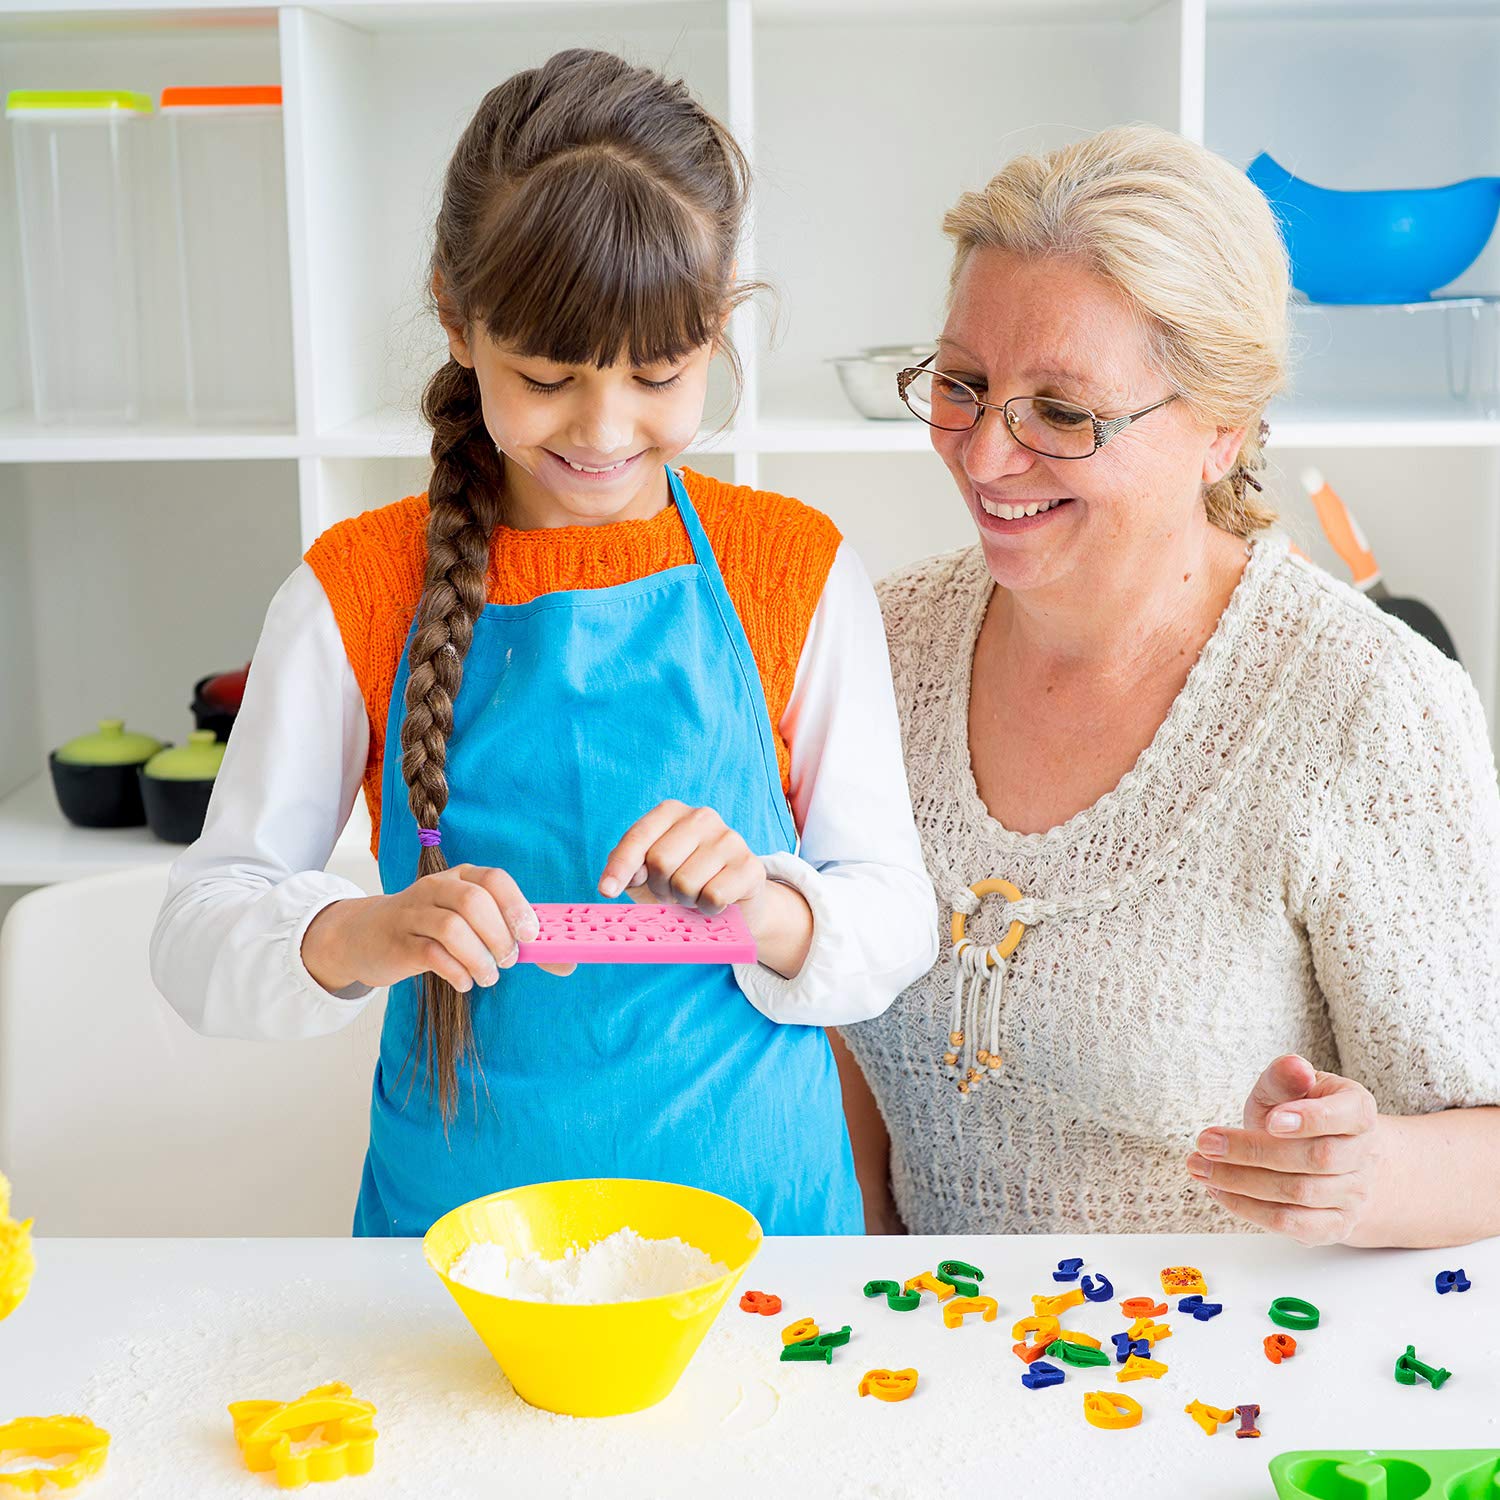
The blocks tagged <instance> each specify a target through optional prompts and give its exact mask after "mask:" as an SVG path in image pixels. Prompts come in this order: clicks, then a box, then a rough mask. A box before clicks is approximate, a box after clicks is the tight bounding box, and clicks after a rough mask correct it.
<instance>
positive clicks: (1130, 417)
mask: <svg viewBox="0 0 1500 1500" xmlns="http://www.w3.org/2000/svg"><path fill="white" fill-rule="evenodd" d="M936 358H937V354H936V353H935V352H934V353H932V354H929V355H928V356H927V358H926V359H924V360H923V361H922V363H921V364H919V365H909V366H907V368H906V369H904V370H898V371H897V372H896V393H897V395H899V396H900V397H901V400H902V402H903V403H904V404H905V406H906V409H907V410H908V411H909V412H910V413H911V414H912V415H913V416H914V417H915V418H916V419H917V420H918V421H919V422H927V425H928V426H929V427H933V428H936V429H937V431H939V432H972V431H973V430H974V429H975V428H976V427H978V426H979V424H980V422H982V421H983V420H984V414H985V412H987V411H998V412H999V413H1000V414H1001V416H1003V417H1004V419H1005V430H1006V431H1007V432H1009V433H1010V435H1011V438H1012V440H1013V441H1014V442H1016V443H1019V444H1020V446H1021V447H1023V448H1025V449H1026V451H1027V452H1028V453H1036V454H1039V455H1040V456H1041V457H1042V458H1055V459H1058V460H1059V461H1060V462H1062V463H1075V462H1077V461H1078V460H1080V459H1085V458H1092V457H1093V456H1094V455H1095V454H1096V453H1097V452H1098V451H1099V450H1100V449H1101V448H1102V447H1103V446H1104V445H1105V444H1106V443H1107V442H1108V441H1109V440H1110V439H1111V438H1112V437H1117V436H1118V435H1119V434H1120V433H1122V432H1124V431H1125V429H1126V428H1127V427H1129V426H1130V424H1131V423H1132V422H1138V421H1140V419H1141V418H1142V417H1145V416H1149V415H1150V414H1151V413H1152V412H1154V411H1157V410H1158V409H1160V408H1161V407H1163V406H1165V405H1167V403H1168V402H1169V401H1175V400H1176V399H1177V397H1178V395H1179V394H1180V392H1178V391H1173V392H1172V394H1171V395H1170V396H1163V397H1162V399H1161V400H1160V401H1157V402H1154V403H1153V404H1152V405H1150V406H1143V407H1142V408H1141V409H1140V410H1139V411H1133V412H1128V413H1127V414H1126V415H1125V416H1122V417H1110V418H1109V419H1108V420H1105V419H1104V418H1102V417H1099V416H1096V415H1095V414H1094V413H1093V412H1092V411H1090V410H1089V409H1088V407H1086V406H1080V405H1079V404H1078V403H1077V402H1076V401H1054V402H1053V405H1055V406H1066V407H1068V408H1070V409H1071V410H1073V411H1081V412H1082V413H1083V414H1084V415H1085V416H1087V417H1088V419H1089V421H1091V422H1092V423H1093V424H1094V446H1093V447H1092V448H1090V449H1089V451H1088V452H1087V453H1047V452H1045V451H1044V450H1043V449H1041V448H1033V447H1032V446H1031V444H1030V443H1026V442H1022V441H1021V439H1020V438H1019V437H1017V436H1016V427H1015V421H1014V419H1013V418H1012V416H1011V413H1010V404H1011V402H1012V401H1035V400H1036V399H1037V398H1036V397H1035V396H1007V397H1006V399H1005V400H1004V401H981V400H980V399H979V392H978V391H976V390H975V389H974V387H973V386H971V385H969V384H967V383H966V382H964V381H962V380H959V379H958V378H957V376H954V375H948V374H945V373H944V372H943V371H942V370H929V369H928V368H927V367H928V365H930V364H931V363H932V362H933V360H935V359H936ZM919 375H942V377H943V379H944V380H947V381H950V382H951V383H952V384H953V385H956V386H960V387H962V389H964V390H966V391H967V392H968V393H969V395H970V396H972V397H973V398H974V413H975V415H974V420H973V421H972V422H970V423H969V425H968V426H967V427H940V426H939V425H938V424H937V423H936V422H928V421H927V418H926V417H924V416H923V415H922V413H921V412H919V411H918V410H917V409H916V407H914V406H913V405H912V404H911V402H910V401H908V400H907V399H906V392H907V390H908V389H909V388H910V386H911V383H912V381H914V380H915V379H916V378H917V377H918V376H919Z"/></svg>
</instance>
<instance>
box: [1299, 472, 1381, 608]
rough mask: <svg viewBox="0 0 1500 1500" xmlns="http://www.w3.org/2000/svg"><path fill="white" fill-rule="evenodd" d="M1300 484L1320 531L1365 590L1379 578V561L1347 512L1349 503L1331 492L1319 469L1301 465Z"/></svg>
mask: <svg viewBox="0 0 1500 1500" xmlns="http://www.w3.org/2000/svg"><path fill="white" fill-rule="evenodd" d="M1302 487H1303V489H1305V490H1306V491H1307V493H1308V496H1309V498H1310V499H1311V500H1312V503H1313V509H1314V510H1315V511H1317V513H1318V521H1319V523H1320V524H1321V525H1322V527H1323V535H1324V536H1326V537H1327V538H1328V540H1329V542H1330V543H1331V544H1332V546H1333V550H1334V551H1335V552H1337V553H1338V555H1339V556H1340V557H1341V558H1343V560H1344V565H1345V566H1346V567H1347V568H1348V569H1349V571H1350V573H1352V574H1353V575H1354V582H1355V585H1356V587H1358V588H1361V589H1363V590H1365V592H1366V593H1368V592H1369V591H1370V590H1371V589H1373V588H1374V587H1375V585H1376V584H1378V583H1379V582H1380V564H1379V563H1377V562H1376V561H1375V554H1374V553H1373V552H1372V551H1371V550H1370V544H1369V542H1367V541H1366V540H1365V534H1364V532H1362V531H1361V530H1360V529H1359V523H1358V522H1357V521H1356V520H1355V519H1354V517H1353V516H1352V515H1350V514H1349V507H1348V506H1346V505H1345V504H1344V502H1343V501H1342V500H1340V499H1339V497H1338V495H1337V494H1335V493H1334V490H1333V486H1332V485H1330V484H1329V483H1328V481H1327V480H1326V479H1324V478H1323V475H1322V472H1321V471H1320V470H1318V469H1313V468H1307V469H1304V470H1303V471H1302Z"/></svg>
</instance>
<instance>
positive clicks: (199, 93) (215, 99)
mask: <svg viewBox="0 0 1500 1500" xmlns="http://www.w3.org/2000/svg"><path fill="white" fill-rule="evenodd" d="M161 107H162V108H163V109H257V108H267V107H271V108H276V109H279V108H280V107H281V85H280V84H279V83H278V84H250V85H236V86H231V87H228V88H207V89H202V88H171V89H163V90H162V91H161Z"/></svg>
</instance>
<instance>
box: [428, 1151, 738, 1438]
mask: <svg viewBox="0 0 1500 1500" xmlns="http://www.w3.org/2000/svg"><path fill="white" fill-rule="evenodd" d="M618 1229H633V1230H635V1232H636V1233H637V1234H639V1235H641V1236H642V1237H643V1238H645V1239H648V1240H661V1239H681V1240H685V1241H686V1242H687V1243H688V1244H690V1245H693V1246H695V1247H696V1248H697V1249H699V1250H701V1251H703V1253H704V1254H705V1255H708V1256H709V1257H710V1258H711V1259H713V1260H716V1261H718V1262H719V1264H720V1265H723V1266H727V1267H728V1268H729V1269H728V1272H727V1274H726V1275H724V1276H721V1277H720V1278H719V1279H718V1280H717V1281H711V1282H708V1283H707V1284H706V1285H704V1286H700V1287H694V1288H693V1289H692V1290H691V1291H687V1292H676V1293H673V1294H672V1295H671V1296H668V1297H647V1298H643V1299H642V1300H640V1301H636V1302H603V1303H567V1302H561V1303H560V1302H520V1301H516V1300H515V1299H513V1298H510V1297H496V1296H493V1295H491V1294H490V1293H489V1292H481V1291H476V1290H475V1289H474V1288H473V1287H469V1286H464V1285H462V1284H461V1283H459V1282H455V1281H450V1280H449V1278H448V1272H449V1270H450V1269H451V1267H452V1265H453V1263H454V1261H456V1260H457V1259H458V1257H459V1256H460V1255H462V1254H463V1252H464V1251H465V1250H466V1249H468V1247H469V1246H470V1245H471V1244H475V1243H491V1244H496V1245H499V1246H500V1247H501V1248H502V1249H503V1250H504V1251H505V1253H506V1254H507V1255H542V1256H544V1257H546V1258H547V1259H549V1260H556V1259H559V1258H560V1257H561V1256H562V1255H564V1254H565V1253H566V1252H567V1251H568V1250H569V1249H571V1248H573V1247H574V1246H577V1247H578V1248H579V1249H587V1248H588V1247H589V1246H590V1245H592V1244H595V1243H596V1242H597V1241H599V1240H602V1239H603V1238H604V1237H605V1236H606V1235H611V1234H613V1233H615V1231H616V1230H618ZM760 1241H761V1231H760V1225H759V1224H758V1223H757V1222H756V1220H755V1216H754V1215H753V1214H751V1213H748V1212H747V1211H746V1210H745V1209H743V1208H741V1207H740V1206H739V1204H737V1203H732V1202H730V1200H729V1199H728V1198H721V1197H720V1196H719V1195H718V1194H717V1193H707V1192H704V1191H703V1190H702V1189H701V1188H690V1187H681V1186H679V1185H678V1184H677V1183H672V1182H640V1181H635V1180H632V1179H628V1178H613V1177H597V1178H582V1179H579V1180H577V1181H574V1182H541V1183H536V1184H534V1185H533V1186H531V1187H521V1188H511V1189H510V1190H509V1191H508V1192H503V1193H492V1194H490V1196H489V1197H487V1198H476V1199H475V1200H474V1201H473V1202H472V1203H465V1204H464V1205H463V1206H462V1207H460V1208H455V1209H454V1210H453V1212H452V1213H449V1214H444V1216H443V1217H442V1218H441V1219H439V1220H438V1221H437V1223H436V1224H434V1225H433V1226H432V1228H431V1229H429V1230H428V1231H427V1236H426V1238H425V1239H424V1241H423V1243H422V1248H423V1251H424V1253H425V1254H426V1256H427V1264H428V1265H430V1266H431V1267H432V1269H433V1270H434V1271H436V1272H437V1273H438V1275H439V1276H440V1277H441V1278H442V1281H443V1285H444V1286H445V1287H447V1288H448V1290H449V1291H450V1292H451V1293H452V1294H453V1300H454V1301H455V1302H457V1303H458V1305H459V1308H460V1309H461V1310H462V1312H463V1315H464V1316H465V1317H466V1318H467V1319H468V1320H469V1322H470V1323H472V1324H473V1326H474V1331H475V1333H477V1334H478V1335H479V1337H480V1338H481V1339H483V1340H484V1344H485V1347H486V1348H487V1349H488V1350H489V1351H490V1353H491V1354H492V1355H494V1357H495V1362H496V1363H497V1364H498V1365H499V1366H500V1368H501V1369H502V1370H504V1371H505V1374H506V1376H507V1377H508V1378H509V1380H510V1383H511V1384H512V1385H513V1386H514V1387H515V1389H516V1394H517V1395H518V1396H520V1397H521V1399H522V1400H523V1401H528V1402H530V1403H531V1405H532V1406H540V1407H542V1408H543V1409H544V1410H546V1411H556V1412H564V1413H566V1414H567V1415H568V1416H573V1417H612V1416H618V1415H619V1414H620V1413H622V1412H629V1411H641V1410H643V1409H644V1408H645V1407H648V1406H654V1405H655V1404H656V1403H657V1402H658V1401H660V1400H661V1399H662V1398H663V1397H664V1396H666V1395H668V1394H669V1393H670V1392H671V1390H672V1387H673V1386H675V1385H676V1384H677V1381H678V1379H679V1378H680V1377H681V1375H682V1372H683V1371H684V1370H685V1369H686V1368H687V1364H688V1361H689V1360H690V1359H691V1358H692V1357H693V1354H694V1353H695V1352H696V1350H697V1348H698V1345H699V1344H700V1343H702V1342H703V1335H704V1334H705V1333H707V1332H708V1328H709V1325H710V1324H711V1323H712V1322H713V1320H714V1318H715V1317H716V1316H717V1315H718V1312H719V1309H720V1308H721V1307H723V1305H724V1301H725V1299H726V1298H727V1297H728V1296H729V1293H730V1292H731V1290H732V1289H733V1288H734V1285H735V1283H736V1282H737V1281H738V1280H739V1278H740V1277H741V1276H742V1275H743V1274H744V1271H745V1268H746V1267H747V1266H748V1265H749V1264H750V1262H751V1261H752V1260H754V1258H755V1254H756V1252H757V1251H758V1250H759V1249H760Z"/></svg>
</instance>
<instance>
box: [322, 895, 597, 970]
mask: <svg viewBox="0 0 1500 1500" xmlns="http://www.w3.org/2000/svg"><path fill="white" fill-rule="evenodd" d="M538 927H539V924H538V922H537V917H536V913H535V912H534V911H532V909H531V907H530V905H529V904H528V903H527V901H526V898H525V897H524V896H523V895H522V894H521V891H520V888H519V887H518V886H517V885H516V883H515V881H514V880H512V879H511V877H510V876H509V875H507V874H506V873H505V871H504V870H497V869H491V868H487V867H485V866H482V865H455V866H454V868H453V869H451V870H440V871H438V873H437V874H435V875H424V876H422V877H421V878H420V879H419V880H415V881H413V882H412V884H411V885H409V886H407V888H406V889H405V890H404V891H398V892H397V893H396V894H395V895H393V896H368V897H365V898H363V899H360V900H349V901H335V902H334V903H333V904H332V905H331V906H326V907H324V908H323V910H322V911H320V912H319V913H318V915H317V916H316V917H314V918H313V920H312V921H311V923H309V924H308V928H307V931H306V933H304V934H303V938H302V962H303V964H304V965H305V966H306V968H307V971H308V973H309V974H311V975H312V977H313V978H314V979H316V980H317V982H318V983H319V984H321V985H322V986H323V988H324V989H327V990H343V989H347V988H348V987H349V986H350V985H352V984H367V985H372V986H377V985H387V984H395V983H397V982H398V981H400V980H402V979H409V978H411V977H412V976H413V975H416V974H424V973H427V972H428V971H431V972H432V973H434V974H437V975H438V976H439V977H440V978H442V979H446V980H447V981H448V983H449V984H451V985H452V986H453V988H454V989H456V990H459V991H460V992H466V991H468V990H470V989H472V988H473V987H474V986H475V985H476V984H478V985H483V986H486V987H487V986H489V985H492V984H494V983H495V982H496V981H497V980H498V979H499V977H500V970H501V969H508V968H510V967H511V965H513V964H514V963H515V961H516V944H517V943H518V942H529V941H530V940H531V939H532V938H534V937H535V936H536V935H537V931H538ZM539 967H542V968H545V969H547V970H548V971H549V972H551V973H553V974H570V973H572V971H573V966H572V965H571V964H569V965H556V964H543V965H540V966H539Z"/></svg>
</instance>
